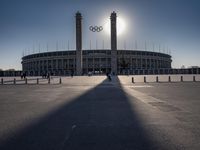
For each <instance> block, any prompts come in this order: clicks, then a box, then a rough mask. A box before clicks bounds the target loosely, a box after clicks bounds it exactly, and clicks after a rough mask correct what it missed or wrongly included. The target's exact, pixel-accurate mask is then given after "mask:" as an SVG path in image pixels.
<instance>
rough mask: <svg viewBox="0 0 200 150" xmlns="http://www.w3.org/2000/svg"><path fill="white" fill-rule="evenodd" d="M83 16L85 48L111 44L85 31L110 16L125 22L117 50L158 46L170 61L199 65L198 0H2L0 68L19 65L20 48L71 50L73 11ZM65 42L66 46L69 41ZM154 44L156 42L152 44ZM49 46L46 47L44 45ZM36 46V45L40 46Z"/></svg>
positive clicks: (26, 50)
mask: <svg viewBox="0 0 200 150" xmlns="http://www.w3.org/2000/svg"><path fill="white" fill-rule="evenodd" d="M77 10H79V11H80V12H81V13H82V15H83V49H89V48H90V44H89V43H90V41H91V46H92V48H96V43H97V48H99V49H100V48H102V47H103V44H102V43H103V41H104V48H109V47H110V37H109V35H108V34H107V33H106V30H105V29H104V30H103V31H102V32H101V33H92V32H90V31H89V29H88V28H89V26H90V25H102V26H105V24H106V23H107V22H108V21H109V17H110V13H111V12H112V11H116V12H117V16H118V17H119V18H121V19H123V20H124V21H125V24H126V29H125V31H124V32H123V33H122V34H121V35H119V36H118V48H119V49H134V48H135V41H137V48H139V49H143V50H144V47H145V46H144V45H145V44H144V43H145V41H146V47H147V50H151V51H153V45H154V51H159V45H160V49H161V51H162V52H165V53H169V51H171V55H172V60H173V62H172V66H173V67H175V68H177V67H181V66H182V65H185V66H186V67H188V66H200V59H199V56H200V1H199V0H105V1H104V0H0V68H1V69H10V68H14V69H21V57H22V55H23V53H25V54H29V53H33V52H34V53H36V52H39V49H40V51H41V52H42V51H47V47H48V51H54V50H55V51H56V50H57V49H58V50H62V49H68V48H69V49H75V18H74V16H75V13H76V11H77ZM68 43H69V46H68ZM153 43H154V44H153ZM47 45H48V46H47ZM39 47H40V48H39Z"/></svg>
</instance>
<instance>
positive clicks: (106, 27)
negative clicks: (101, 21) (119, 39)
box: [104, 17, 126, 35]
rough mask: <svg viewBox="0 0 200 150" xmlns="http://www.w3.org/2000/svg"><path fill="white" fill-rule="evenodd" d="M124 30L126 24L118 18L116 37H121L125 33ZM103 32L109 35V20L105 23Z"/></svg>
mask: <svg viewBox="0 0 200 150" xmlns="http://www.w3.org/2000/svg"><path fill="white" fill-rule="evenodd" d="M125 29H126V22H125V21H124V20H123V19H122V18H120V17H117V35H121V34H123V33H124V32H125ZM104 31H105V32H106V33H107V34H109V35H110V19H109V20H107V21H106V23H105V25H104Z"/></svg>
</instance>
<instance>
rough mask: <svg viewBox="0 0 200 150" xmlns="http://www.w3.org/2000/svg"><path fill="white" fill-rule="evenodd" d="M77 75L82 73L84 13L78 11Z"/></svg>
mask: <svg viewBox="0 0 200 150" xmlns="http://www.w3.org/2000/svg"><path fill="white" fill-rule="evenodd" d="M76 75H82V15H81V13H80V12H79V11H78V12H77V13H76Z"/></svg>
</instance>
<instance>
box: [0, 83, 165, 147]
mask: <svg viewBox="0 0 200 150" xmlns="http://www.w3.org/2000/svg"><path fill="white" fill-rule="evenodd" d="M107 82H108V81H107V80H105V81H104V82H103V83H101V84H99V85H97V86H96V87H95V88H93V89H91V90H90V91H88V92H87V93H85V94H83V95H81V96H80V97H78V98H77V99H75V100H73V101H72V102H71V103H69V104H66V105H63V106H62V107H60V108H59V109H58V110H57V111H55V112H53V113H52V112H49V114H48V115H46V116H45V117H43V118H42V119H41V121H40V122H38V123H36V124H32V125H31V126H29V127H27V128H25V129H23V130H22V131H21V132H20V133H17V135H16V136H15V137H13V138H10V139H7V140H6V141H5V142H1V143H0V149H1V150H18V149H19V150H63V149H66V150H125V149H126V150H128V149H130V150H148V149H152V150H154V149H156V148H158V147H157V146H158V145H156V144H155V143H153V142H152V141H151V139H150V137H149V136H148V134H147V133H146V132H145V130H144V129H143V127H142V124H141V122H140V119H139V116H137V114H136V113H135V112H134V110H133V108H131V106H130V104H129V102H128V97H127V96H126V95H125V93H124V91H123V90H122V88H121V87H120V84H117V85H112V84H107ZM66 97H67V95H66ZM159 149H163V148H161V147H159Z"/></svg>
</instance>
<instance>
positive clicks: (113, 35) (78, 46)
mask: <svg viewBox="0 0 200 150" xmlns="http://www.w3.org/2000/svg"><path fill="white" fill-rule="evenodd" d="M110 21H111V72H112V73H113V74H116V73H117V15H116V13H115V12H114V11H113V12H112V13H111V16H110ZM76 74H77V75H81V74H82V15H81V13H80V12H77V13H76Z"/></svg>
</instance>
